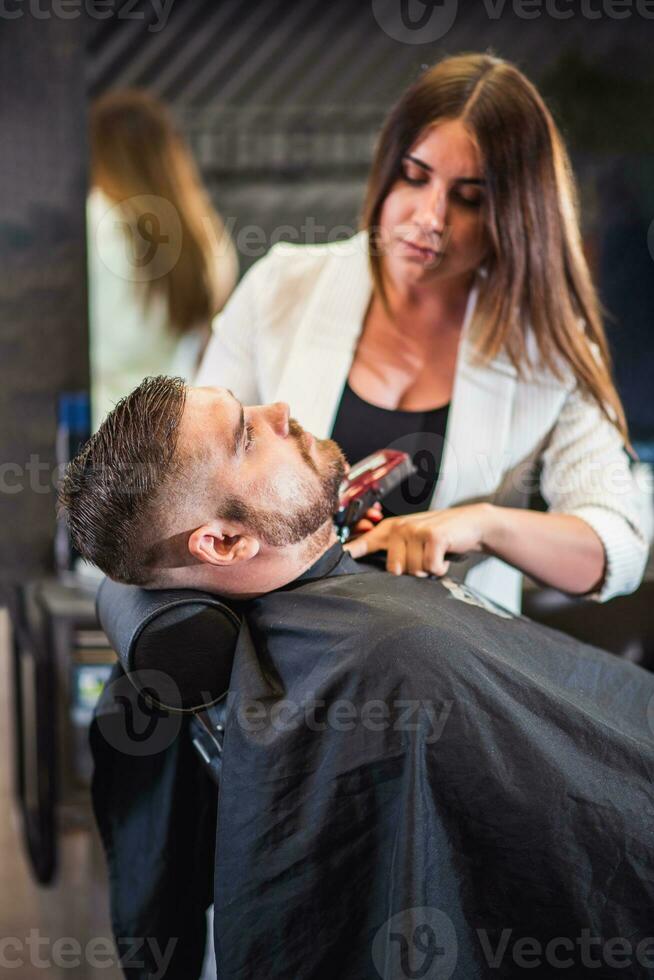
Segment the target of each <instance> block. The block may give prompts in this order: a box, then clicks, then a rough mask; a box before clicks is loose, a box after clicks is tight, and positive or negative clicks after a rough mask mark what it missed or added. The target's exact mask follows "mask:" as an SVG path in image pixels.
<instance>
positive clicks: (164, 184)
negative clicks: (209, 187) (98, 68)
mask: <svg viewBox="0 0 654 980" xmlns="http://www.w3.org/2000/svg"><path fill="white" fill-rule="evenodd" d="M90 126H91V138H90V141H91V178H92V183H93V185H94V186H97V187H99V188H100V189H101V190H102V191H104V193H105V194H106V195H107V196H108V197H109V198H110V199H111V200H112V201H114V202H116V203H119V204H120V205H121V210H122V213H123V215H124V217H125V221H126V222H127V223H128V224H129V225H130V226H132V228H134V229H135V231H134V234H135V235H136V233H137V232H136V230H137V229H140V228H141V227H142V226H141V224H140V222H141V221H142V220H144V219H147V221H148V222H151V221H152V219H153V218H154V220H155V222H156V223H157V226H158V229H159V230H160V232H161V233H162V234H166V230H167V229H168V230H170V224H171V222H170V213H171V212H170V208H171V205H172V208H174V212H175V213H176V216H177V218H178V219H179V222H180V226H181V228H180V227H179V226H177V225H176V227H178V230H179V232H180V237H181V241H180V254H179V258H178V259H177V261H176V262H175V264H174V265H173V267H172V268H171V269H168V268H167V267H166V268H158V267H157V261H158V257H159V256H161V257H162V259H166V258H167V256H166V254H165V253H164V251H163V250H162V249H159V250H157V249H156V248H155V249H154V251H153V255H152V259H151V263H150V264H149V266H148V276H147V280H146V281H144V282H143V283H142V286H143V288H144V298H145V301H146V303H148V302H149V301H150V300H152V299H153V298H154V297H155V296H157V295H161V296H163V297H164V298H165V301H166V303H167V306H168V315H169V320H170V326H171V328H172V329H173V331H175V332H177V333H179V334H183V333H185V332H186V331H187V330H190V329H192V328H194V327H198V326H207V328H208V325H209V322H210V320H211V319H212V317H213V316H214V315H215V314H216V313H217V312H218V311H219V310H220V309H221V308H222V306H223V305H224V303H225V302H226V300H227V298H228V294H229V292H230V291H231V288H232V287H233V285H234V282H233V281H231V280H232V279H233V276H230V275H229V273H228V274H227V275H226V276H225V275H219V274H218V271H217V265H218V263H220V259H221V255H222V257H223V260H224V261H225V260H226V262H227V266H228V269H231V268H233V266H234V251H233V245H232V243H231V240H230V239H229V236H228V234H227V231H226V230H225V228H224V226H223V224H222V222H221V220H220V218H219V217H218V215H217V214H216V212H215V210H214V209H213V207H212V205H211V202H210V201H209V198H208V195H207V193H206V191H205V190H204V187H203V186H202V183H201V181H200V178H199V175H198V172H197V169H196V167H195V164H194V162H193V159H192V157H191V155H190V152H189V150H188V149H187V147H186V144H185V143H184V141H183V139H182V137H181V136H180V134H179V133H178V132H177V130H176V128H175V126H174V124H173V121H172V119H171V117H170V115H169V113H168V111H167V109H166V108H165V107H164V106H163V105H162V104H161V103H160V102H158V101H157V100H156V99H155V98H153V97H152V96H150V95H148V93H146V92H144V91H142V90H139V89H123V90H120V91H115V92H108V93H107V94H106V95H104V96H101V97H100V98H99V99H97V100H96V101H95V102H94V103H93V105H92V106H91V112H90ZM158 212H160V213H158Z"/></svg>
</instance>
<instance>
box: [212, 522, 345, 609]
mask: <svg viewBox="0 0 654 980" xmlns="http://www.w3.org/2000/svg"><path fill="white" fill-rule="evenodd" d="M337 540H338V538H337V537H336V532H335V531H334V525H333V523H332V521H331V520H329V521H327V522H326V523H325V524H323V526H322V527H320V528H318V530H317V531H316V532H315V533H314V534H312V535H311V536H310V537H309V538H305V539H304V540H303V541H300V542H299V543H298V544H296V545H288V546H287V547H286V548H270V549H268V550H262V551H261V552H260V553H259V554H258V555H257V556H256V558H253V559H252V560H251V561H248V562H243V563H241V564H240V565H238V566H235V567H234V568H230V569H221V570H220V571H219V572H218V573H212V571H211V570H210V569H203V574H202V580H201V581H198V583H197V584H194V585H193V586H192V588H197V589H203V590H206V591H208V592H216V593H217V594H218V595H223V596H229V597H230V598H233V599H255V598H256V597H257V596H260V595H265V593H267V592H274V591H275V589H280V588H282V586H284V585H288V584H289V582H294V581H295V579H297V578H299V577H300V575H303V574H304V572H306V571H307V570H308V569H309V568H311V566H312V565H314V564H315V563H316V562H317V561H318V560H319V559H320V558H322V556H323V555H324V554H325V552H326V551H328V550H329V548H331V547H332V546H333V545H334V544H336V542H337Z"/></svg>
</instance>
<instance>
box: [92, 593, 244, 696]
mask: <svg viewBox="0 0 654 980" xmlns="http://www.w3.org/2000/svg"><path fill="white" fill-rule="evenodd" d="M96 605H97V612H98V618H99V620H100V624H101V626H102V628H103V630H104V631H105V633H106V634H107V637H108V639H109V642H110V643H111V645H112V646H113V648H114V650H115V651H116V653H117V654H118V657H119V658H120V662H121V664H122V666H123V668H124V670H125V672H126V673H127V674H128V676H130V678H131V680H132V681H133V683H134V684H135V685H136V687H138V688H142V689H143V690H144V691H146V690H147V696H148V698H149V699H150V700H151V701H152V702H153V703H154V704H156V705H158V706H160V707H164V708H166V709H168V710H171V711H182V712H193V711H199V710H201V709H203V708H207V707H209V706H210V705H212V704H215V703H216V701H219V700H220V699H221V698H222V697H223V696H224V695H225V694H226V693H227V690H228V687H229V678H230V674H231V671H232V663H233V659H234V650H235V649H236V641H237V638H238V634H239V631H240V627H241V620H242V616H241V613H240V607H239V604H238V603H233V604H229V605H228V604H227V602H226V601H225V600H223V599H221V598H220V597H219V596H217V595H213V594H212V593H210V592H196V591H192V590H187V589H179V590H170V589H166V590H161V591H158V590H149V589H141V588H138V587H137V586H134V585H120V584H119V583H117V582H112V581H111V579H107V578H106V579H104V581H103V582H102V584H101V585H100V588H99V590H98V595H97V599H96Z"/></svg>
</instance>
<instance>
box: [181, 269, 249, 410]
mask: <svg viewBox="0 0 654 980" xmlns="http://www.w3.org/2000/svg"><path fill="white" fill-rule="evenodd" d="M265 266H266V262H265V260H264V259H262V260H261V261H260V262H257V263H256V265H254V266H253V267H252V268H251V269H250V270H249V271H248V272H247V273H246V275H245V276H244V277H243V279H242V280H241V282H240V283H239V285H238V286H237V287H236V289H235V291H234V293H233V294H232V296H231V298H230V299H229V300H228V302H227V304H226V306H225V308H224V309H223V310H222V312H221V313H219V314H218V316H216V317H215V319H214V321H213V323H212V327H211V338H210V340H209V343H208V344H207V349H206V350H205V352H204V357H203V358H202V363H201V364H200V367H199V369H198V373H197V375H196V377H195V384H196V385H220V386H222V387H224V388H230V389H231V390H232V391H233V392H234V394H235V395H236V397H237V398H238V399H239V400H240V401H242V402H243V403H244V404H246V405H256V404H258V402H259V401H260V392H259V385H258V382H257V358H256V354H257V329H258V326H259V322H260V316H259V312H258V309H257V306H258V303H257V296H258V295H259V289H260V285H261V279H262V278H263V277H264V276H265V273H266V268H265Z"/></svg>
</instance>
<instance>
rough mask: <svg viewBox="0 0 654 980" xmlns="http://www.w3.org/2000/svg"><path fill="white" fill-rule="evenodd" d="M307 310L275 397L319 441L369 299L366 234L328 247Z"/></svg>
mask: <svg viewBox="0 0 654 980" xmlns="http://www.w3.org/2000/svg"><path fill="white" fill-rule="evenodd" d="M330 248H331V249H333V254H332V255H330V257H329V260H328V261H327V262H325V265H324V267H323V269H322V270H321V272H320V275H319V276H318V279H317V280H316V284H315V287H314V289H313V291H312V294H311V298H310V300H309V302H308V303H307V305H306V308H305V310H304V312H303V315H302V320H301V322H300V325H299V326H298V328H297V331H296V334H295V337H294V340H293V343H292V345H291V348H290V350H289V351H288V357H287V360H286V365H285V367H284V370H283V372H282V374H281V377H280V379H279V384H278V386H277V394H276V397H277V398H280V399H283V400H284V401H286V402H288V403H289V405H290V409H291V415H295V416H296V417H297V418H298V421H299V422H300V423H301V425H302V426H303V427H304V428H306V429H307V430H308V431H309V432H312V433H313V434H314V435H315V436H317V437H318V438H321V439H324V438H327V437H328V436H329V435H331V431H332V428H333V423H334V418H335V415H336V412H337V410H338V405H339V402H340V398H341V394H342V391H343V388H344V386H345V382H346V380H347V376H348V374H349V371H350V365H351V364H352V359H353V357H354V351H355V349H356V344H357V340H358V338H359V334H360V333H361V329H362V326H363V320H364V317H365V314H366V310H367V308H368V304H369V303H370V297H371V294H372V279H371V276H370V272H369V269H368V252H367V247H366V236H365V234H364V233H362V234H359V235H356V236H355V237H354V238H351V239H348V240H347V241H345V242H338V243H333V244H332V245H331V246H330Z"/></svg>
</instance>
